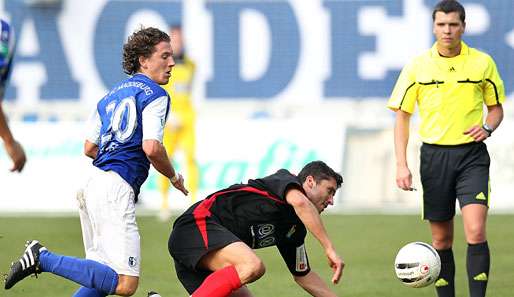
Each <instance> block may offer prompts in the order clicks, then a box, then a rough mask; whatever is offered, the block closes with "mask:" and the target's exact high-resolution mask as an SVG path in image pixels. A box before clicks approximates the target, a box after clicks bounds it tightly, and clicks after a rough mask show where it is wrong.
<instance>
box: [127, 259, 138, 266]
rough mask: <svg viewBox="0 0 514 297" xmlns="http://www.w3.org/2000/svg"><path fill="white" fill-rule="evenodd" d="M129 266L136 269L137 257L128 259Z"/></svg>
mask: <svg viewBox="0 0 514 297" xmlns="http://www.w3.org/2000/svg"><path fill="white" fill-rule="evenodd" d="M128 265H129V266H130V267H134V266H136V265H137V258H136V257H129V258H128Z"/></svg>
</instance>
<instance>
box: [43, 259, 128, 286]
mask: <svg viewBox="0 0 514 297" xmlns="http://www.w3.org/2000/svg"><path fill="white" fill-rule="evenodd" d="M39 262H40V264H41V265H40V266H41V270H42V271H43V272H51V273H53V274H55V275H59V276H62V277H64V278H67V279H69V280H71V281H74V282H76V283H78V284H80V285H82V286H84V287H87V288H92V289H97V290H98V291H100V292H102V293H104V294H106V295H111V294H114V292H115V291H116V286H117V285H118V274H117V273H116V271H114V270H113V269H112V268H111V267H109V266H107V265H104V264H101V263H98V262H96V261H93V260H87V259H79V258H75V257H68V256H61V255H57V254H53V253H51V252H49V251H42V252H41V253H40V254H39Z"/></svg>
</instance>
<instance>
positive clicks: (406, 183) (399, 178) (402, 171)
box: [396, 166, 412, 191]
mask: <svg viewBox="0 0 514 297" xmlns="http://www.w3.org/2000/svg"><path fill="white" fill-rule="evenodd" d="M396 185H397V186H398V188H400V189H402V190H404V191H412V174H411V173H410V170H409V167H407V166H398V167H397V168H396Z"/></svg>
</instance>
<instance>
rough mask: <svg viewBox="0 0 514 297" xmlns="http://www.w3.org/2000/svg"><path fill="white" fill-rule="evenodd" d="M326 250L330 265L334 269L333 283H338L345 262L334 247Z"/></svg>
mask: <svg viewBox="0 0 514 297" xmlns="http://www.w3.org/2000/svg"><path fill="white" fill-rule="evenodd" d="M325 252H326V255H327V258H328V265H329V266H330V267H331V268H332V270H333V271H334V274H333V275H332V283H334V284H337V283H338V282H339V280H340V279H341V276H342V275H343V268H344V262H343V260H342V259H341V257H339V255H338V254H337V253H336V251H335V250H334V249H329V250H326V251H325Z"/></svg>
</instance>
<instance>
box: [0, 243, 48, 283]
mask: <svg viewBox="0 0 514 297" xmlns="http://www.w3.org/2000/svg"><path fill="white" fill-rule="evenodd" d="M25 246H26V248H25V251H24V252H23V255H22V256H21V257H20V259H19V260H18V261H17V262H13V263H12V264H11V270H10V271H9V274H8V275H7V277H6V278H5V286H4V287H5V289H6V290H9V289H10V288H12V287H13V286H14V285H15V284H16V283H17V282H19V281H21V280H22V279H24V278H26V277H27V276H29V275H31V274H34V275H35V276H36V277H37V275H38V274H39V273H41V269H40V267H39V253H40V252H42V251H46V247H44V246H42V245H41V244H40V243H39V241H37V240H29V241H27V243H26V244H25Z"/></svg>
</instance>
